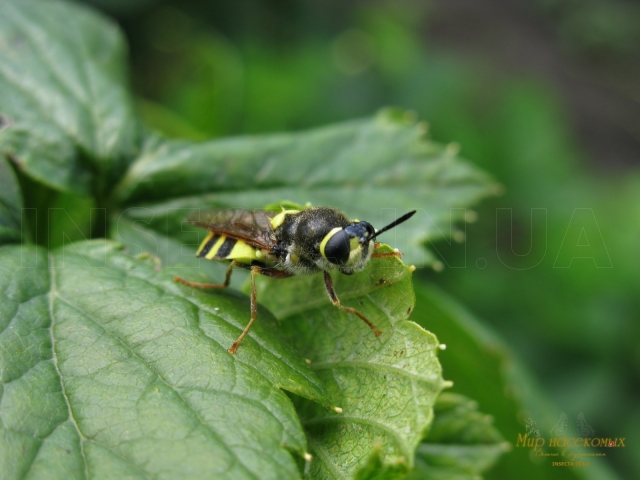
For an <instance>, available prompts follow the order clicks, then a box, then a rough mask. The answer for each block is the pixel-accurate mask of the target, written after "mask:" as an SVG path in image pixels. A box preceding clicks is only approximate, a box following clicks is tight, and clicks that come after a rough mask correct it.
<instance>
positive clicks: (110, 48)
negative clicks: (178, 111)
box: [0, 0, 139, 195]
mask: <svg viewBox="0 0 640 480" xmlns="http://www.w3.org/2000/svg"><path fill="white" fill-rule="evenodd" d="M125 50H126V47H125V43H124V41H123V38H122V35H121V33H120V31H119V30H118V28H117V27H116V26H115V25H114V24H113V23H111V22H110V21H108V20H106V19H105V18H103V17H102V16H100V15H98V14H96V13H94V12H91V11H89V10H87V9H85V8H84V7H81V6H79V5H74V4H68V3H63V2H56V1H37V0H22V1H20V2H10V1H5V2H1V3H0V114H1V117H0V119H1V120H2V123H3V125H4V128H3V129H2V130H1V131H0V152H2V153H3V154H5V155H9V156H10V158H11V159H12V160H13V161H14V162H15V163H16V164H17V165H18V166H19V168H20V169H22V170H24V171H25V172H26V173H27V174H28V175H30V176H31V177H33V178H35V179H37V180H38V181H40V182H42V183H45V184H47V185H49V186H51V187H53V188H55V189H59V190H66V191H72V192H75V193H78V194H81V195H90V194H92V193H98V194H102V195H104V194H105V193H106V191H107V189H108V187H109V185H111V184H113V183H114V182H115V181H116V180H117V179H118V178H119V177H120V175H121V174H122V173H123V171H124V170H125V169H126V167H127V164H128V162H129V160H130V159H131V158H132V157H133V156H134V154H135V152H136V149H137V144H138V141H139V139H138V137H139V127H138V124H137V120H136V116H135V115H134V111H133V108H132V102H131V98H130V94H129V92H128V89H127V82H126V75H127V72H126V68H125Z"/></svg>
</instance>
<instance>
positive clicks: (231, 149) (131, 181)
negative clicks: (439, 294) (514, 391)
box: [114, 110, 496, 265]
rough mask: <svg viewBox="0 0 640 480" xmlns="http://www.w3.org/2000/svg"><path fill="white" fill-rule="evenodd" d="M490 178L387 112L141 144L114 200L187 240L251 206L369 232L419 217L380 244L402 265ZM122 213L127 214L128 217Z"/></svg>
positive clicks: (487, 190) (486, 187)
mask: <svg viewBox="0 0 640 480" xmlns="http://www.w3.org/2000/svg"><path fill="white" fill-rule="evenodd" d="M495 187H496V186H495V184H494V183H493V181H492V180H491V179H490V178H489V177H488V176H487V175H486V174H484V173H483V172H481V171H480V170H478V169H476V168H475V167H473V166H472V165H470V164H469V163H467V162H465V161H463V160H460V159H459V158H457V157H456V155H455V151H454V150H453V149H452V148H448V147H444V146H442V145H439V144H436V143H434V142H432V141H430V140H429V139H428V138H427V137H426V135H425V128H424V124H421V123H416V122H415V121H413V120H412V119H411V118H410V116H407V115H406V114H404V113H401V112H398V111H396V110H384V111H382V112H380V113H379V114H378V115H377V116H375V117H374V118H370V119H363V120H356V121H350V122H344V123H340V124H336V125H331V126H328V127H323V128H318V129H315V130H310V131H307V132H302V133H292V134H277V135H264V136H252V137H238V138H231V139H225V140H215V141H210V142H204V143H200V144H193V143H189V142H175V141H172V142H165V141H163V140H161V139H154V140H150V141H149V142H148V143H147V146H146V148H145V149H144V152H143V153H142V155H141V156H140V157H139V158H138V159H137V160H136V162H135V163H134V164H133V165H132V166H131V168H130V169H129V171H128V173H127V174H126V175H125V177H124V178H123V180H122V182H120V184H119V186H118V188H117V189H116V192H115V194H114V198H115V199H116V200H117V201H118V202H119V203H121V204H123V205H125V206H129V207H133V206H137V207H145V208H144V209H137V210H134V211H133V213H131V215H135V217H134V218H135V219H138V220H142V221H145V222H148V223H149V224H150V227H151V228H153V229H154V230H156V231H158V232H159V233H161V234H162V235H168V236H175V237H178V238H180V239H181V240H185V241H187V240H188V241H193V238H194V237H193V234H189V233H188V232H186V231H185V230H186V229H185V228H184V225H183V223H182V222H183V221H184V218H185V216H186V215H187V214H188V213H193V212H194V211H196V210H207V209H211V208H232V207H233V208H235V207H241V208H248V209H259V208H263V207H264V206H265V205H268V204H272V203H276V202H279V201H282V200H290V201H293V202H296V203H300V204H305V203H307V202H310V203H311V204H312V205H318V206H332V207H336V208H339V209H341V210H343V211H344V212H345V213H347V214H348V215H349V216H350V217H351V218H359V219H361V220H367V221H369V222H371V223H372V224H373V225H374V226H375V227H377V228H381V227H382V226H384V225H386V224H388V223H390V222H392V221H393V220H395V219H396V218H397V217H399V216H400V215H402V214H404V213H406V212H407V211H409V210H413V209H417V210H418V213H417V214H416V215H415V217H414V218H412V219H411V220H410V221H409V222H406V223H405V224H403V225H400V226H398V227H397V228H396V229H394V230H392V231H391V232H389V233H387V234H385V235H386V236H385V237H384V238H383V239H382V240H383V241H385V242H386V243H389V244H392V245H393V246H394V247H398V248H400V250H401V251H402V252H403V253H404V254H405V256H406V261H407V262H408V263H414V264H417V265H427V264H428V263H430V262H431V261H433V258H432V257H431V256H430V255H428V254H425V250H424V249H423V248H422V247H421V244H422V243H424V242H425V241H427V240H434V239H437V238H441V237H443V236H444V237H449V236H450V234H451V232H452V230H451V222H452V221H458V220H463V219H464V218H465V210H464V209H465V208H466V207H468V206H470V205H471V204H473V203H475V202H476V201H478V200H479V199H481V198H483V197H485V196H487V195H490V194H492V193H495V191H496V188H495ZM127 214H129V213H128V211H127Z"/></svg>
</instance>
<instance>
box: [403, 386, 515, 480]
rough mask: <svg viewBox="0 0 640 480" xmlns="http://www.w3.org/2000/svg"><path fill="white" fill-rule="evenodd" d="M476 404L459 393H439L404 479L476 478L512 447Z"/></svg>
mask: <svg viewBox="0 0 640 480" xmlns="http://www.w3.org/2000/svg"><path fill="white" fill-rule="evenodd" d="M477 407H478V405H477V403H476V402H474V401H472V400H469V399H468V398H466V397H463V396H462V395H457V394H453V393H444V394H442V395H440V397H439V398H438V401H437V402H436V405H435V418H434V421H433V425H432V426H431V429H430V430H429V434H428V436H427V438H426V439H425V441H424V442H423V443H422V444H421V445H420V447H418V451H417V453H416V468H415V470H414V471H413V472H412V473H411V474H410V475H409V476H408V477H407V478H406V480H441V479H442V480H444V479H447V480H451V479H457V480H476V479H478V477H479V475H480V474H481V473H482V472H483V471H485V470H487V469H488V468H489V467H490V466H491V465H492V464H493V463H495V461H496V460H497V459H498V458H499V457H500V455H502V454H503V453H504V452H505V451H508V450H509V449H510V448H511V445H510V444H509V443H507V442H505V441H504V439H503V438H502V436H501V435H500V433H499V432H498V431H497V430H496V428H495V427H494V426H493V425H492V423H493V417H491V416H489V415H484V414H482V413H480V412H478V410H477Z"/></svg>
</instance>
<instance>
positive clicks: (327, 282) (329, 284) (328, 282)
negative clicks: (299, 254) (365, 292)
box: [324, 271, 382, 337]
mask: <svg viewBox="0 0 640 480" xmlns="http://www.w3.org/2000/svg"><path fill="white" fill-rule="evenodd" d="M324 286H325V288H326V289H327V293H328V294H329V299H330V300H331V303H333V304H334V305H335V306H336V307H338V308H339V309H340V310H342V311H343V312H347V313H352V314H353V315H357V316H358V317H360V319H361V320H362V321H363V322H364V323H366V324H367V325H368V326H369V328H370V329H371V330H373V333H374V334H375V335H376V337H379V336H380V335H381V334H382V332H381V331H380V330H378V329H377V327H376V326H375V325H374V324H373V323H371V322H370V321H369V319H368V318H367V317H365V316H364V315H363V314H361V313H360V312H359V311H358V310H356V309H355V308H352V307H345V306H344V305H342V304H341V303H340V300H339V299H338V295H337V294H336V291H335V289H334V288H333V279H332V278H331V275H329V272H327V271H325V272H324Z"/></svg>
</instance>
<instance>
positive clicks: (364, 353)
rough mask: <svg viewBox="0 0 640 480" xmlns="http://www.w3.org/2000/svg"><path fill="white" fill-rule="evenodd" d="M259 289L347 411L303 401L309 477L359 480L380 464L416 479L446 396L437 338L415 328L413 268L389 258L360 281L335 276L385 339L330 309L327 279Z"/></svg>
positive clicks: (264, 284)
mask: <svg viewBox="0 0 640 480" xmlns="http://www.w3.org/2000/svg"><path fill="white" fill-rule="evenodd" d="M383 251H387V252H390V251H391V249H390V248H389V247H383ZM258 280H259V281H258V282H256V283H257V286H258V300H259V301H261V302H263V303H264V304H265V305H267V306H268V307H269V308H270V310H271V311H273V312H274V313H275V314H276V316H277V317H278V318H279V319H280V320H281V322H282V331H284V332H285V334H287V335H288V337H289V339H290V342H291V343H292V344H293V345H294V347H295V348H296V350H297V351H298V352H299V354H300V355H301V356H303V357H304V358H306V359H308V361H309V363H310V366H311V369H312V370H314V371H315V372H316V374H317V375H318V377H319V378H320V379H321V380H322V382H323V383H324V385H325V386H326V387H327V389H328V390H329V393H330V396H331V398H332V400H333V401H334V402H335V403H334V406H336V407H339V408H340V409H341V411H339V412H338V411H335V410H332V409H327V408H324V407H322V406H320V405H318V404H317V403H315V402H310V401H308V400H305V399H296V402H295V403H296V409H297V411H298V414H299V415H300V419H301V421H302V425H303V426H304V428H305V432H306V434H307V440H308V443H309V450H310V451H311V453H313V454H314V457H315V459H314V461H313V462H311V463H310V465H309V471H308V472H307V473H308V475H307V476H308V478H345V479H346V478H353V477H354V476H355V475H356V474H357V472H358V470H359V469H360V468H364V469H366V468H367V465H369V464H370V461H371V458H372V457H374V458H375V457H377V458H379V460H377V461H379V464H380V466H381V468H384V469H386V470H387V471H395V472H405V473H406V471H408V470H409V469H410V468H411V467H412V465H413V456H414V451H415V449H416V447H417V446H418V444H419V443H420V441H421V439H422V438H423V436H424V433H425V431H426V429H427V428H428V427H429V424H430V423H431V420H432V418H433V404H434V402H435V399H436V397H437V396H438V394H439V392H440V391H441V390H442V388H443V387H444V381H443V379H442V375H441V369H440V363H439V362H438V358H437V356H436V353H437V351H438V345H439V344H438V341H437V339H436V337H435V336H434V335H433V334H431V333H429V332H427V331H425V330H423V329H422V328H420V327H419V326H418V325H416V324H415V323H413V322H410V321H407V317H408V316H409V314H410V312H411V310H412V309H413V306H414V296H413V290H412V287H411V273H410V269H409V268H408V267H407V266H406V265H404V264H403V263H402V262H401V261H400V260H398V259H397V258H382V259H373V260H372V261H371V262H370V264H369V266H368V267H367V268H366V269H365V270H364V271H363V272H360V273H358V274H355V275H352V276H349V277H347V276H345V275H334V285H335V289H336V292H337V294H338V297H339V298H340V300H341V301H342V303H343V304H344V305H348V306H352V307H355V308H357V309H358V310H359V311H360V312H361V313H363V314H364V315H365V316H366V317H367V318H368V319H369V320H370V321H371V322H373V323H374V324H375V325H376V326H377V327H378V328H379V329H380V330H382V335H381V336H380V337H375V335H374V334H373V332H372V331H371V329H370V328H369V327H368V326H367V325H366V324H365V323H364V322H362V321H361V320H360V319H359V318H358V317H356V316H355V315H350V314H346V313H343V312H341V311H338V309H337V308H336V307H334V306H333V305H332V304H331V303H330V301H329V299H328V297H327V294H326V292H325V291H324V286H323V281H322V276H318V275H316V276H308V277H293V278H291V279H286V280H281V281H275V280H272V279H266V278H260V279H258ZM359 475H360V476H359V478H365V477H367V475H365V474H364V473H362V474H359ZM363 475H364V476H363Z"/></svg>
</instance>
